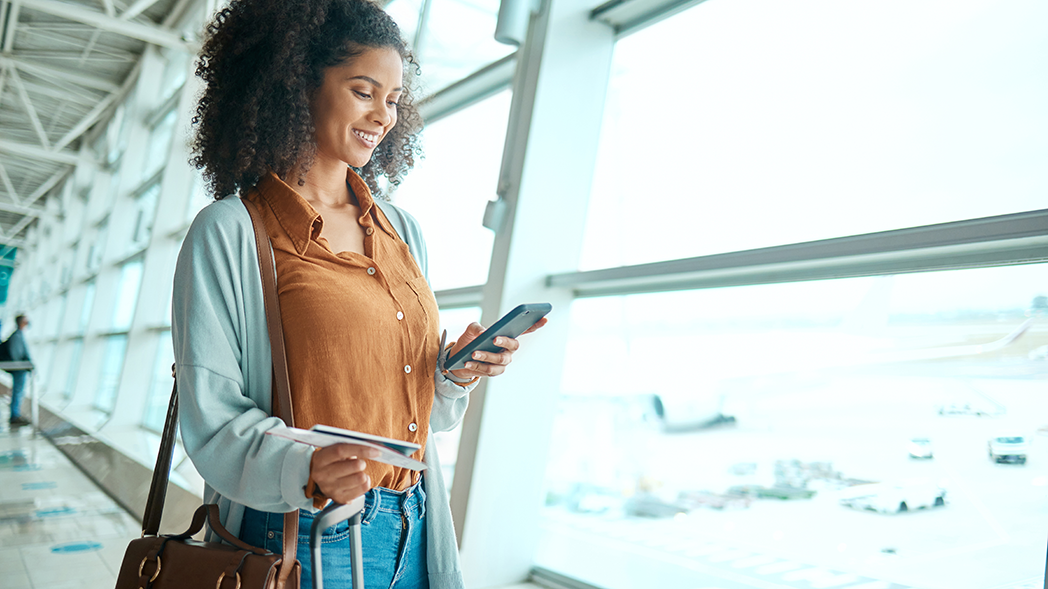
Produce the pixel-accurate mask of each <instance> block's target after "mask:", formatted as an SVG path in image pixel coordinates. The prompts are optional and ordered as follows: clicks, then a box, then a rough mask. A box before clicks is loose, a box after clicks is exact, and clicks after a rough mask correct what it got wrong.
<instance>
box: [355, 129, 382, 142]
mask: <svg viewBox="0 0 1048 589" xmlns="http://www.w3.org/2000/svg"><path fill="white" fill-rule="evenodd" d="M353 132H354V133H356V134H357V136H358V137H360V138H361V139H363V140H364V141H368V142H370V143H375V142H377V141H378V135H373V134H371V133H364V132H362V131H353Z"/></svg>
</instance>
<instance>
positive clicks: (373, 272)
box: [368, 268, 375, 276]
mask: <svg viewBox="0 0 1048 589" xmlns="http://www.w3.org/2000/svg"><path fill="white" fill-rule="evenodd" d="M374 275H375V269H374V268H368V276H374Z"/></svg>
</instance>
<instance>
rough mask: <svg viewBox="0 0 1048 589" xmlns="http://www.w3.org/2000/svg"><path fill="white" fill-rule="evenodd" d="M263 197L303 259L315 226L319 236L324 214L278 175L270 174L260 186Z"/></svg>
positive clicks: (264, 177)
mask: <svg viewBox="0 0 1048 589" xmlns="http://www.w3.org/2000/svg"><path fill="white" fill-rule="evenodd" d="M256 188H257V189H258V193H259V195H260V196H261V197H262V200H264V201H265V202H266V204H267V205H269V208H270V210H272V211H273V216H274V217H275V218H276V220H277V222H278V223H280V226H281V227H283V228H284V233H286V234H287V236H288V238H290V239H291V243H292V244H293V245H294V246H295V251H297V252H298V253H299V255H301V254H304V253H305V252H306V247H307V246H308V245H309V239H310V238H311V237H312V236H313V231H314V229H313V228H314V225H317V226H318V227H317V232H318V233H319V224H320V222H321V221H320V214H319V213H317V211H316V210H315V209H314V208H313V207H312V205H310V204H309V203H308V202H306V199H304V198H302V196H301V195H300V194H299V193H298V192H297V191H295V189H294V188H291V187H290V186H288V185H287V183H286V182H284V181H283V180H281V179H280V177H279V176H277V175H276V174H275V173H274V172H269V173H268V174H266V175H265V176H263V177H262V179H261V180H259V182H258V186H256Z"/></svg>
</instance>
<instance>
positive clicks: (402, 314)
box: [397, 311, 404, 321]
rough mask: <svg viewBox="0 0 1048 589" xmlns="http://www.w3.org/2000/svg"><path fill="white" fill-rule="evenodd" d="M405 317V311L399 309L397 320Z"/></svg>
mask: <svg viewBox="0 0 1048 589" xmlns="http://www.w3.org/2000/svg"><path fill="white" fill-rule="evenodd" d="M403 318H404V313H403V312H402V311H397V321H400V320H401V319H403Z"/></svg>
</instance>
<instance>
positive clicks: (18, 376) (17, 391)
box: [5, 315, 32, 427]
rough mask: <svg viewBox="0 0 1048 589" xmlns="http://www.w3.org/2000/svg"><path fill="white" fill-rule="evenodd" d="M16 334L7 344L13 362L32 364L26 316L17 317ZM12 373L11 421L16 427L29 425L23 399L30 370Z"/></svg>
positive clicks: (10, 359)
mask: <svg viewBox="0 0 1048 589" xmlns="http://www.w3.org/2000/svg"><path fill="white" fill-rule="evenodd" d="M15 327H16V328H15V332H14V333H12V334H11V337H9V338H7V341H6V342H5V344H6V347H7V351H8V354H9V358H8V360H9V361H11V362H31V361H32V360H31V359H30V358H29V346H27V345H26V343H25V333H24V330H25V328H27V327H29V318H27V317H26V316H25V315H19V316H17V317H15ZM8 372H10V373H11V419H10V424H11V425H12V426H14V427H17V426H22V425H29V420H28V419H26V418H24V417H22V398H23V397H25V383H26V380H28V379H29V372H30V371H29V370H9V371H8Z"/></svg>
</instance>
